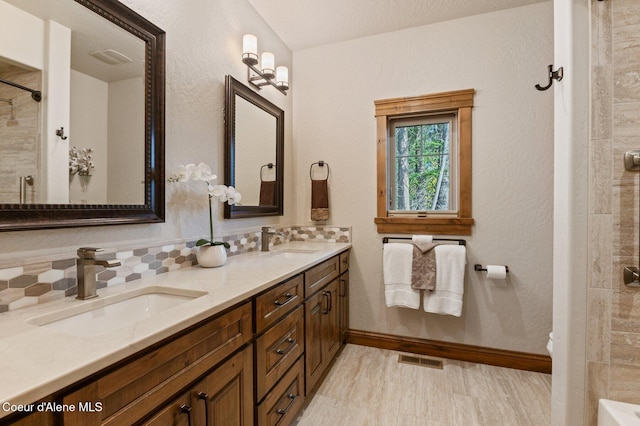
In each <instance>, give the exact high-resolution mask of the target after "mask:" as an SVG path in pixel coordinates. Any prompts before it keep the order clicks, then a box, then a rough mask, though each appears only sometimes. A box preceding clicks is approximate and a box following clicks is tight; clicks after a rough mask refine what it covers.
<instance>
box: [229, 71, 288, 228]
mask: <svg viewBox="0 0 640 426" xmlns="http://www.w3.org/2000/svg"><path fill="white" fill-rule="evenodd" d="M225 91H226V96H225V112H224V118H225V120H224V121H225V126H224V133H225V136H224V141H225V144H224V161H225V163H224V166H225V167H224V180H225V185H229V186H235V145H236V96H240V97H241V98H243V99H244V100H246V101H247V102H249V103H251V104H252V105H255V106H256V107H258V108H260V109H262V110H264V111H265V112H266V113H268V114H271V115H273V116H274V117H275V118H276V205H275V206H243V205H239V206H238V205H233V206H230V205H228V204H226V203H225V205H224V217H225V218H226V219H234V218H241V217H257V216H282V215H283V214H284V111H283V110H282V109H280V108H278V107H277V106H276V105H274V104H273V103H271V102H269V101H268V100H266V99H265V98H263V97H262V96H260V95H259V94H257V93H256V92H254V91H253V90H251V89H250V88H248V87H247V86H245V85H244V84H242V83H240V82H239V81H238V80H236V79H235V78H233V77H231V76H230V75H227V76H226V78H225Z"/></svg>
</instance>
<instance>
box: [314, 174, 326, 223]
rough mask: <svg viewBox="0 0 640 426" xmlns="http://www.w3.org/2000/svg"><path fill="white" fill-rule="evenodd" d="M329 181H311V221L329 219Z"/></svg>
mask: <svg viewBox="0 0 640 426" xmlns="http://www.w3.org/2000/svg"><path fill="white" fill-rule="evenodd" d="M328 181H329V179H322V180H313V179H312V180H311V220H327V219H329V187H328V185H327V183H328Z"/></svg>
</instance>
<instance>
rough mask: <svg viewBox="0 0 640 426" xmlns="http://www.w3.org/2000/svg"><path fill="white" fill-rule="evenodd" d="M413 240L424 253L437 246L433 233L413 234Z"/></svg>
mask: <svg viewBox="0 0 640 426" xmlns="http://www.w3.org/2000/svg"><path fill="white" fill-rule="evenodd" d="M411 242H412V243H413V245H415V246H416V247H418V248H419V249H420V251H421V252H423V253H426V252H427V251H429V250H431V249H432V248H434V247H435V244H434V243H433V236H431V235H413V236H412V237H411Z"/></svg>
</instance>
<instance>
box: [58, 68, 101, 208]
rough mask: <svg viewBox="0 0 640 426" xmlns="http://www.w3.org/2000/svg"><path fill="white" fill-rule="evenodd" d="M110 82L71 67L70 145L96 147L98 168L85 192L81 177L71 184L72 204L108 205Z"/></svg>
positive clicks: (70, 199)
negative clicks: (108, 106)
mask: <svg viewBox="0 0 640 426" xmlns="http://www.w3.org/2000/svg"><path fill="white" fill-rule="evenodd" d="M108 101H109V85H108V84H107V83H105V82H104V81H102V80H98V79H97V78H94V77H91V76H88V75H86V74H83V73H80V72H78V71H74V70H71V103H70V107H71V114H70V126H69V129H68V130H67V131H66V134H68V135H69V136H68V137H69V139H68V141H67V142H68V143H69V145H70V146H75V147H76V148H77V149H78V150H83V149H85V148H92V149H93V153H92V154H91V156H92V157H93V162H94V163H95V169H94V170H93V172H92V176H91V178H90V181H89V185H88V186H87V190H86V191H83V190H82V187H81V185H80V177H79V176H77V175H76V176H74V177H73V180H72V181H71V185H69V201H70V202H71V203H72V204H104V203H106V202H107V174H108V173H107V172H108V170H107V165H108V161H107V160H108V157H107V155H108V149H107V103H108Z"/></svg>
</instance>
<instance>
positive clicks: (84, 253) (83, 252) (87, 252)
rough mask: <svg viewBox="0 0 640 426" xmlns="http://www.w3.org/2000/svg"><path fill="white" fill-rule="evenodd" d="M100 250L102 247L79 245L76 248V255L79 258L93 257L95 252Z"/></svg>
mask: <svg viewBox="0 0 640 426" xmlns="http://www.w3.org/2000/svg"><path fill="white" fill-rule="evenodd" d="M101 251H104V249H103V248H96V247H80V248H79V249H78V257H79V258H81V259H95V258H96V253H97V252H101Z"/></svg>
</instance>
